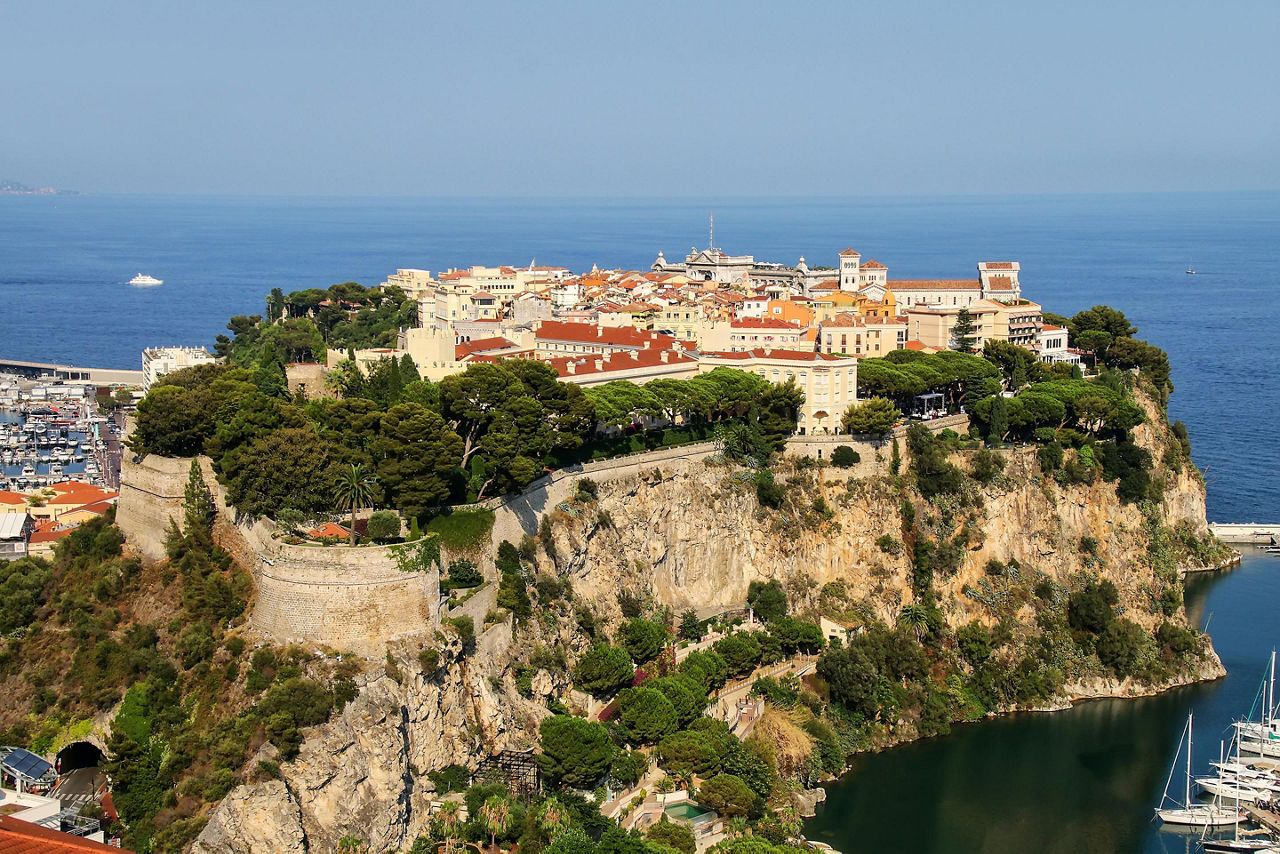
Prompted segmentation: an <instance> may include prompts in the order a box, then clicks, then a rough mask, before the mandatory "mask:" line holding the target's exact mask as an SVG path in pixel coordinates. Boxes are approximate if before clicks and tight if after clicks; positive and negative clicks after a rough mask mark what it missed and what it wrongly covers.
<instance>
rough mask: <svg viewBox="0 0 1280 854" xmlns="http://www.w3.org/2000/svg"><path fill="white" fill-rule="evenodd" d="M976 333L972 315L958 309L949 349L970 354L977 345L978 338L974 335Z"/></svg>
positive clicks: (963, 309)
mask: <svg viewBox="0 0 1280 854" xmlns="http://www.w3.org/2000/svg"><path fill="white" fill-rule="evenodd" d="M976 331H977V325H976V324H975V323H974V322H973V315H971V314H969V309H967V308H962V309H960V311H959V313H958V314H956V325H955V326H954V327H952V329H951V349H952V350H959V351H960V352H961V353H972V352H973V351H974V350H975V349H976V348H977V344H978V338H977V336H976V335H974V332H976Z"/></svg>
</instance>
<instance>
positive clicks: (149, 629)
mask: <svg viewBox="0 0 1280 854" xmlns="http://www.w3.org/2000/svg"><path fill="white" fill-rule="evenodd" d="M186 501H187V509H186V513H185V518H184V527H183V531H182V533H179V532H178V531H177V529H176V528H174V529H173V530H171V532H170V535H169V539H168V543H167V547H168V551H169V557H170V559H169V561H168V562H167V563H164V564H161V565H159V566H155V567H149V568H144V567H143V566H142V564H141V563H139V562H138V561H137V560H135V559H131V558H126V557H124V556H123V555H122V551H121V543H122V537H121V535H120V531H119V529H117V528H116V527H115V526H114V525H113V524H112V518H111V516H110V515H108V516H106V517H104V518H101V519H98V520H94V521H91V522H87V523H85V524H83V525H81V526H80V527H79V528H76V529H75V530H74V531H72V532H71V533H70V534H69V535H68V536H67V537H66V538H65V539H64V540H62V541H60V542H59V544H58V546H57V548H56V551H55V555H54V559H53V560H52V561H47V562H46V561H43V560H39V559H26V560H23V561H16V562H14V563H11V564H5V565H3V566H0V589H3V590H4V591H5V594H6V603H8V602H10V601H14V602H17V603H19V605H20V607H18V608H16V609H9V610H7V612H6V619H7V620H8V623H7V624H6V625H5V626H4V627H3V628H4V629H5V630H6V633H7V640H6V643H5V647H4V651H3V655H2V656H0V675H2V676H3V680H4V682H3V684H4V688H5V695H6V700H5V703H4V705H3V707H0V708H2V712H0V714H3V718H0V725H2V726H0V743H4V744H18V745H27V746H29V747H30V748H31V749H33V750H35V751H37V752H39V753H44V752H46V751H51V750H56V749H58V748H60V747H61V746H63V745H65V744H67V743H70V742H71V741H74V740H76V739H77V738H81V737H83V736H84V735H85V734H87V733H88V731H89V726H90V719H91V718H92V717H93V716H94V715H96V714H98V713H101V712H104V711H107V710H109V709H111V708H112V707H113V706H115V705H116V704H117V703H120V702H121V701H122V700H123V703H122V705H121V706H120V709H119V712H118V713H117V715H116V717H115V719H114V722H113V724H112V728H111V736H110V739H109V740H108V749H109V751H110V761H109V762H108V764H107V765H106V768H105V770H106V771H107V773H108V774H109V775H110V776H111V779H112V782H113V798H114V802H115V805H116V808H117V810H118V811H119V813H120V817H121V820H122V824H121V825H120V826H119V827H118V828H116V830H117V831H119V832H122V833H123V835H124V840H125V846H126V847H128V848H130V849H132V850H140V851H141V850H148V846H152V847H153V848H154V850H159V851H177V850H179V849H180V848H181V846H182V845H183V844H184V843H185V842H186V841H187V840H189V839H191V838H192V837H193V836H194V835H195V834H196V833H197V832H199V829H200V828H201V827H202V826H203V822H204V814H205V812H206V811H207V809H208V807H209V805H211V804H212V803H214V802H216V801H217V800H219V799H221V798H222V797H223V796H224V795H225V794H226V793H227V792H228V791H229V790H230V789H231V788H232V787H233V786H235V785H236V784H238V783H239V782H242V781H244V780H247V779H255V778H260V777H262V776H270V775H271V774H272V773H273V772H272V769H271V768H270V767H266V768H245V767H244V766H245V762H246V760H247V758H248V757H249V756H250V755H251V754H252V752H253V751H256V750H257V749H258V747H259V746H261V745H262V744H263V743H264V742H268V741H269V742H270V743H271V744H272V746H273V747H274V748H275V749H276V751H277V753H278V755H279V757H280V758H281V759H287V758H290V757H291V756H292V755H294V754H295V753H296V752H297V749H298V745H299V743H300V742H301V736H300V735H299V732H298V729H299V727H303V726H309V725H313V724H316V723H320V722H323V721H324V720H325V719H326V718H327V717H328V715H329V712H330V711H331V710H332V709H333V708H335V707H336V706H340V705H341V704H342V703H343V702H345V700H346V699H349V698H350V697H352V696H354V688H353V686H352V684H351V683H350V682H349V681H347V680H348V678H349V677H350V676H351V675H353V674H352V672H351V665H349V664H348V665H346V666H345V668H344V666H343V665H340V664H337V663H336V662H334V661H330V660H327V659H320V660H317V659H315V658H313V656H312V655H311V654H309V653H304V652H303V651H302V650H301V649H296V648H294V649H273V648H272V647H268V646H260V647H258V648H256V649H252V650H250V649H248V648H247V646H246V644H245V641H244V640H243V638H241V637H240V636H239V634H238V633H237V632H236V631H235V627H236V626H237V625H238V624H239V623H240V622H241V621H242V620H243V615H244V612H245V609H246V606H247V604H248V598H249V596H250V592H251V582H250V579H249V577H248V575H247V574H246V573H245V572H244V571H243V570H241V569H240V568H239V567H238V566H236V565H235V564H234V563H232V562H231V560H230V558H229V556H228V555H227V554H226V553H225V552H223V551H222V550H221V549H219V548H217V547H216V546H214V545H213V542H212V538H211V534H210V523H211V521H212V502H211V499H210V497H209V495H208V491H207V489H206V488H205V485H204V482H203V480H202V479H201V478H200V476H199V472H198V469H195V468H194V467H193V470H192V473H191V477H190V480H189V484H188V488H187V495H186ZM144 614H148V615H155V614H168V615H171V616H170V617H169V618H164V619H161V620H159V621H157V622H149V621H148V620H147V619H146V618H144V616H143V615H144ZM151 619H152V620H155V619H156V618H155V616H151Z"/></svg>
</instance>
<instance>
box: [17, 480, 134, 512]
mask: <svg viewBox="0 0 1280 854" xmlns="http://www.w3.org/2000/svg"><path fill="white" fill-rule="evenodd" d="M47 489H48V490H49V491H50V492H52V493H53V495H52V497H50V498H49V499H47V500H46V501H45V503H44V506H42V507H32V508H31V515H32V516H35V517H36V518H37V519H60V518H61V517H62V515H63V514H64V513H68V512H70V511H72V510H76V509H78V508H80V507H83V506H85V505H86V504H97V503H98V502H100V501H105V502H107V503H109V504H115V502H116V499H117V498H119V497H120V493H118V492H112V491H111V490H109V489H103V488H102V487H100V486H93V485H92V484H88V483H82V482H81V481H78V480H66V481H63V482H61V483H55V484H52V485H50V486H49V487H47Z"/></svg>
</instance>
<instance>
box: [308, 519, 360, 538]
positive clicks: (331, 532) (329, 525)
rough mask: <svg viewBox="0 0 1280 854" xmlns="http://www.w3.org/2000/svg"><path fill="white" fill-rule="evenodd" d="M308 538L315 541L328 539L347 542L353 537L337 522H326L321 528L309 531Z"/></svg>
mask: <svg viewBox="0 0 1280 854" xmlns="http://www.w3.org/2000/svg"><path fill="white" fill-rule="evenodd" d="M307 536H308V537H310V538H311V539H313V540H322V539H325V538H326V537H332V538H334V539H338V540H345V539H347V538H348V537H350V536H351V532H350V531H349V530H347V529H346V528H344V527H342V526H341V525H339V524H338V523H337V522H325V523H324V524H323V525H321V526H320V527H318V528H312V529H311V530H310V531H307Z"/></svg>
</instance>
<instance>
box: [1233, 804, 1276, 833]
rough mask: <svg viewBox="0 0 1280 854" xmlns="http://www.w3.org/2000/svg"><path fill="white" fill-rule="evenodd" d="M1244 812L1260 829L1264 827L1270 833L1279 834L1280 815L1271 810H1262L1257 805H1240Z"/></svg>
mask: <svg viewBox="0 0 1280 854" xmlns="http://www.w3.org/2000/svg"><path fill="white" fill-rule="evenodd" d="M1241 806H1242V807H1244V811H1245V812H1246V813H1248V815H1249V818H1251V819H1253V820H1254V822H1256V823H1257V824H1258V825H1259V826H1260V827H1265V828H1266V829H1267V830H1270V831H1271V832H1272V833H1280V815H1277V814H1276V813H1274V812H1272V811H1271V810H1267V809H1263V808H1262V807H1260V806H1258V805H1257V804H1241Z"/></svg>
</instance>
